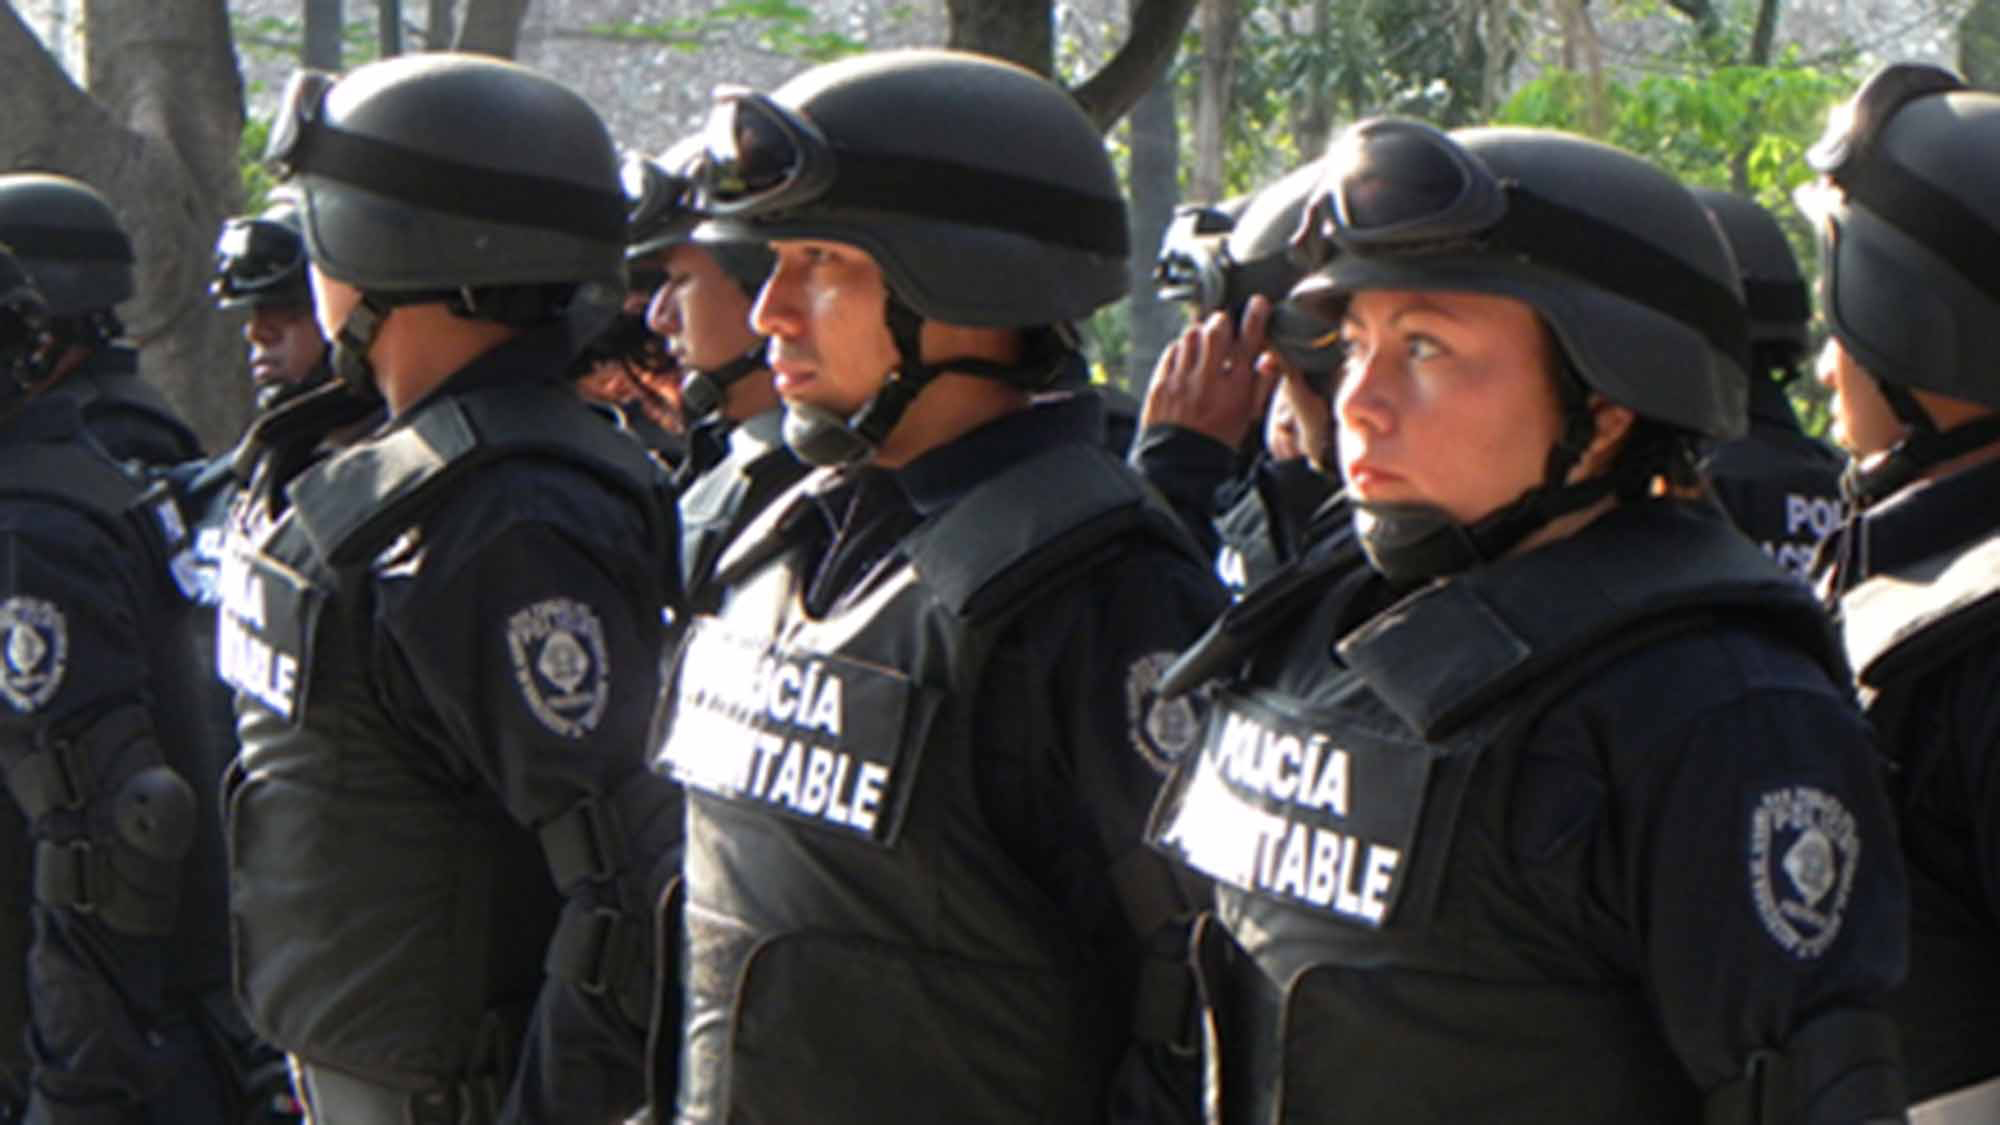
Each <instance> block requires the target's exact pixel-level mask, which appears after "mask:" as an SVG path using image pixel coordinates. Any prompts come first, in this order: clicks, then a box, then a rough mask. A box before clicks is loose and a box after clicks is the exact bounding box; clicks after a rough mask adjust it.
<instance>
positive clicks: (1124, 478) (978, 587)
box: [660, 444, 1196, 1125]
mask: <svg viewBox="0 0 2000 1125" xmlns="http://www.w3.org/2000/svg"><path fill="white" fill-rule="evenodd" d="M826 479H827V478H826V476H825V475H824V474H821V475H818V476H813V477H808V478H806V480H805V481H804V482H802V483H801V484H800V485H799V486H798V487H797V488H795V489H794V490H793V491H792V492H790V493H789V494H787V495H786V496H785V497H781V498H780V499H779V500H778V501H777V502H775V503H774V504H773V505H772V506H771V507H770V508H769V509H767V510H766V511H765V512H764V513H763V515H762V516H760V517H759V518H758V520H757V521H755V522H753V523H752V524H751V526H750V527H749V528H748V529H747V530H746V531H745V532H744V534H743V536H742V537H741V538H740V539H739V540H738V541H737V542H736V543H735V544H734V545H733V546H732V547H731V549H730V550H729V552H728V553H727V554H725V556H724V558H723V563H722V572H721V581H722V582H723V583H724V584H726V585H727V587H728V589H729V594H728V598H727V601H726V604H725V606H724V608H723V612H722V614H721V616H720V617H705V618H701V619H698V620H697V622H696V624H695V627H694V629H693V631H692V633H691V635H690V637H689V640H688V643H687V644H686V645H685V646H684V647H683V649H682V652H681V658H680V661H679V667H678V671H677V674H676V678H675V681H674V683H675V690H676V693H677V697H676V699H675V700H674V710H673V711H672V716H673V718H672V724H671V726H670V728H669V730H668V734H667V738H666V742H665V744H664V747H663V749H662V761H661V763H660V764H661V765H662V767H663V768H666V769H669V770H671V771H672V772H673V773H674V774H675V775H676V776H677V777H679V778H680V779H681V780H682V781H683V782H684V783H685V784H686V785H687V786H688V809H689V823H688V854H687V862H686V867H685V886H686V893H687V905H686V923H685V935H686V952H685V956H686V958H687V966H688V968H687V970H686V973H685V974H684V988H685V990H686V994H687V997H686V1004H687V1018H686V1019H685V1020H684V1021H683V1023H682V1028H683V1032H684V1040H683V1043H682V1049H681V1060H682V1062H681V1067H680V1074H679V1083H678V1084H679V1108H678V1114H677V1120H679V1121H681V1122H683V1123H684V1125H695V1123H714V1125H721V1123H723V1122H733V1121H813V1122H817V1123H820V1125H862V1123H870V1125H872V1123H876V1122H881V1121H887V1120H896V1121H951V1122H962V1123H1000V1122H1012V1123H1021V1125H1026V1123H1029V1122H1035V1123H1041V1125H1047V1123H1083V1122H1096V1121H1099V1120H1101V1113H1102V1106H1101V1099H1102V1097H1103V1093H1104V1087H1105V1084H1106V1082H1107V1080H1108V1077H1109V1074H1108V1063H1107V1061H1106V1060H1105V1058H1104V1055H1105V1042H1106V1038H1107V1036H1106V1029H1105V1028H1104V1027H1103V1026H1101V1024H1102V1022H1103V1021H1104V1020H1106V1019H1107V1017H1108V1019H1109V1020H1110V1022H1111V1024H1112V1025H1114V1026H1113V1028H1112V1031H1113V1033H1114V1034H1115V1035H1116V1036H1117V1041H1121V1042H1122V1040H1123V1037H1124V1036H1125V1035H1126V1034H1127V1029H1128V1028H1129V1026H1130V1019H1131V1013H1130V1012H1106V1011H1104V1009H1105V1008H1106V1007H1107V1005H1106V1004H1105V1003H1104V1001H1103V998H1102V997H1101V996H1100V995H1099V987H1100V986H1099V985H1098V984H1097V983H1096V981H1095V979H1094V978H1093V977H1092V976H1091V975H1090V974H1089V973H1088V972H1087V971H1086V970H1087V966H1086V965H1084V964H1083V963H1082V959H1081V957H1080V955H1079V950H1078V945H1077V941H1076V939H1075V937H1074V934H1073V930H1072V928H1071V926H1070V925H1069V924H1068V923H1067V922H1065V920H1064V919H1062V918H1061V917H1059V916H1058V913H1057V910H1056V907H1055V905H1054V904H1053V903H1052V902H1050V901H1049V899H1048V898H1047V896H1046V895H1045V894H1044V893H1043V892H1042V891H1041V890H1040V889H1039V888H1038V887H1036V886H1035V885H1034V884H1033V883H1032V882H1031V881H1030V880H1029V879H1028V878H1027V877H1026V876H1025V875H1024V874H1023V873H1022V871H1021V869H1020V867H1019V865H1018V864H1017V862H1016V861H1015V860H1013V859H1012V858H1010V856H1009V855H1008V854H1007V852H1006V851H1005V850H1004V849H1003V848H1002V847H1001V845H1000V842H999V841H998V840H997V839H996V838H995V837H994V834H993V832H992V830H991V829H990V828H989V827H988V824H987V821H986V818H985V816H984V813H983V811H982V808H983V806H982V804H981V801H980V796H979V793H978V792H977V789H976V785H977V774H976V771H975V768H974V764H973V761H972V754H973V750H974V746H975V744H976V737H975V731H974V730H973V729H972V723H973V715H972V708H973V705H974V702H975V701H976V700H977V699H978V698H979V697H980V694H981V692H980V688H981V684H982V681H983V676H984V672H985V669H986V666H987V661H988V658H989V656H990V654H991V652H992V649H993V646H994V644H995V643H996V641H997V639H998V638H999V637H1000V635H1001V634H1002V632H1003V630H1004V629H1005V628H1006V626H1007V625H1008V624H1009V623H1010V622H1011V621H1014V620H1016V619H1017V618H1018V615H1019V614H1020V613H1021V611H1022V610H1024V609H1025V608H1027V607H1028V606H1030V605H1032V604H1034V602H1035V600H1036V599H1037V598H1038V597H1041V596H1044V595H1046V594H1047V593H1048V592H1049V591H1051V590H1057V589H1061V588H1062V586H1063V585H1064V583H1065V582H1066V581H1067V580H1070V579H1073V578H1074V577H1075V576H1076V575H1078V574H1080V573H1082V572H1083V571H1084V569H1086V568H1088V567H1089V566H1091V565H1092V564H1093V563H1094V562H1098V561H1101V560H1102V559H1104V558H1105V557H1107V556H1109V555H1112V554H1115V553H1117V552H1119V551H1120V550H1122V549H1123V548H1122V547H1121V543H1124V544H1129V543H1130V542H1131V541H1132V540H1133V539H1134V537H1139V536H1150V537H1155V538H1157V539H1160V540H1162V541H1165V542H1170V543H1175V544H1179V545H1180V547H1181V549H1183V550H1185V551H1186V552H1187V554H1188V556H1189V557H1190V558H1191V559H1192V558H1195V557H1196V552H1195V550H1194V548H1193V546H1192V544H1190V543H1187V542H1186V540H1185V536H1184V533H1183V532H1181V530H1180V528H1179V526H1178V525H1177V524H1176V523H1175V522H1174V518H1173V516H1172V514H1171V513H1170V512H1168V511H1166V510H1165V509H1164V508H1163V507H1160V506H1158V505H1156V504H1155V503H1154V502H1153V501H1152V500H1151V499H1150V495H1151V494H1150V493H1148V492H1146V491H1145V490H1144V488H1143V486H1142V485H1141V484H1140V483H1139V482H1138V481H1136V480H1135V479H1132V478H1131V477H1130V476H1129V475H1128V474H1126V473H1125V472H1123V471H1122V470H1121V468H1120V466H1119V465H1118V463H1117V461H1116V460H1115V459H1114V458H1112V457H1111V455H1109V454H1107V453H1104V452H1102V451H1101V450H1099V449H1097V448H1096V447H1095V446H1091V445H1083V444H1072V445H1060V446H1056V447H1053V448H1050V449H1047V450H1045V451H1043V452H1041V453H1038V454H1036V455H1034V456H1031V457H1029V458H1028V459H1027V460H1025V461H1023V462H1021V463H1018V464H1016V465H1014V466H1012V467H1010V468H1008V469H1005V470H1003V471H1001V473H1000V474H999V475H998V476H996V477H995V478H993V479H991V480H989V481H986V482H984V483H983V484H981V485H979V486H977V487H976V488H974V490H973V491H972V492H970V493H969V494H967V495H966V496H965V497H964V498H962V499H961V500H960V501H959V502H958V503H956V504H955V505H953V506H952V507H951V508H949V509H947V510H945V511H944V512H942V513H940V514H937V515H935V516H933V517H931V518H929V519H927V520H926V521H925V522H924V523H923V524H921V525H919V527H918V528H916V529H915V530H914V531H912V532H911V533H910V534H909V535H908V536H907V537H905V539H904V540H903V541H902V543H901V552H902V553H901V558H900V559H899V561H898V562H896V563H895V564H893V565H892V567H891V568H890V569H889V570H888V572H887V573H886V574H885V575H882V576H880V577H879V579H878V580H877V581H875V582H873V583H872V584H871V585H870V586H868V587H866V588H864V589H863V590H861V591H858V592H856V593H855V594H853V595H852V596H851V597H849V598H848V599H846V600H844V601H843V602H842V603H841V604H840V605H839V606H838V607H836V608H835V609H834V610H832V611H831V612H829V614H828V615H827V616H825V617H824V618H820V619H817V620H815V619H813V618H811V617H810V616H808V615H807V614H806V613H805V611H804V610H803V608H802V607H803V604H804V592H805V589H806V584H807V583H808V582H809V581H810V579H811V573H810V567H809V565H808V563H807V561H806V559H805V558H804V556H805V554H806V552H805V551H804V549H802V548H797V547H794V546H793V545H792V543H791V542H790V540H789V538H788V535H787V531H788V529H789V528H790V527H791V526H792V525H793V522H794V517H795V516H798V515H801V514H808V512H807V509H808V508H809V506H810V505H812V504H813V503H814V499H813V497H812V495H811V493H812V492H813V490H814V489H815V487H816V486H818V485H820V484H823V483H824V482H825V480H826ZM1093 998H1095V999H1093Z"/></svg>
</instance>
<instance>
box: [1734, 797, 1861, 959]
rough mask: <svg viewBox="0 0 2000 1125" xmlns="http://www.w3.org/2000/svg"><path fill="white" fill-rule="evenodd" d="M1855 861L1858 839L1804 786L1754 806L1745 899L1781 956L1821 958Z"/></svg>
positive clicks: (1849, 823) (1828, 800)
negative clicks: (1782, 951)
mask: <svg viewBox="0 0 2000 1125" xmlns="http://www.w3.org/2000/svg"><path fill="white" fill-rule="evenodd" d="M1860 859H1861V835H1860V831H1859V830H1858V829H1857V828H1856V827H1855V823H1854V816H1853V814H1851V813H1849V812H1848V811H1847V807H1846V806H1845V805H1842V804H1841V803H1840V799H1839V798H1837V797H1835V796H1833V795H1832V794H1830V793H1827V792H1826V791H1824V790H1821V789H1814V788H1812V787H1810V786H1803V785H1801V786H1794V787H1792V788H1790V789H1774V790H1772V791H1771V792H1769V793H1766V794H1764V795H1763V796H1762V797H1760V798H1758V800H1757V804H1756V807H1755V808H1754V809H1752V811H1751V813H1750V893H1751V898H1752V900H1753V902H1754V904H1755V905H1756V908H1757V916H1758V918H1759V919H1761V920H1762V921H1763V923H1764V928H1765V930H1767V931H1769V932H1770V935H1771V938H1772V940H1774V941H1776V942H1777V943H1778V945H1779V947H1780V948H1782V949H1783V950H1784V951H1785V952H1787V953H1789V954H1791V955H1792V956H1794V957H1797V958H1798V959H1800V960H1801V961H1809V960H1811V959H1813V958H1815V957H1818V956H1819V955H1820V954H1822V953H1825V952H1826V951H1827V948H1828V947H1829V946H1831V945H1832V944H1833V941H1834V939H1835V938H1836V937H1838V936H1840V923H1841V919H1842V918H1843V917H1844V916H1845V914H1846V911H1847V899H1848V896H1849V895H1850V894H1851V893H1852V892H1853V890H1854V872H1855V869H1856V868H1857V867H1858V866H1859V863H1860Z"/></svg>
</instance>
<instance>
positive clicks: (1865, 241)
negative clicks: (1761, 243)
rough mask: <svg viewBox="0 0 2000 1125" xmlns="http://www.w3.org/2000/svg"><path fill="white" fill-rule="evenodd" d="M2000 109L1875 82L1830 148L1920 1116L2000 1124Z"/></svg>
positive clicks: (1826, 200)
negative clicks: (1904, 898)
mask: <svg viewBox="0 0 2000 1125" xmlns="http://www.w3.org/2000/svg"><path fill="white" fill-rule="evenodd" d="M1996 141H2000V95H1995V94H1991V93H1986V92H1975V91H1972V90H1969V89H1966V88H1965V86H1964V84H1963V83H1962V82H1961V81H1959V79H1958V77H1957V76H1956V75H1954V74H1951V73H1950V72H1948V71H1944V70H1940V69H1938V68H1935V67H1930V66H1916V65H1907V64H1899V65H1895V66H1891V67H1888V68H1886V69H1884V70H1882V71H1880V72H1878V73H1877V74H1876V75H1874V76H1873V77H1872V78H1870V79H1869V80H1868V82H1867V83H1865V84H1864V85H1863V86H1862V88H1861V89H1860V91H1859V92H1858V93H1856V94H1855V96H1854V97H1853V99H1852V100H1851V101H1850V102H1849V103H1848V105H1847V106H1845V107H1843V109H1842V110H1841V111H1839V112H1837V113H1836V114H1835V115H1834V118H1833V123H1832V125H1831V126H1830V127H1829V130H1828V133H1827V135H1826V137H1825V138H1824V139H1823V140H1822V141H1821V142H1820V144H1818V145H1817V146H1816V147H1814V148H1813V149H1811V150H1810V151H1809V153H1808V160H1809V161H1810V162H1811V164H1812V166H1813V168H1814V170H1815V171H1816V172H1818V173H1819V176H1818V179H1817V181H1816V182H1815V183H1813V184H1810V185H1808V187H1807V188H1806V189H1804V190H1802V191H1801V193H1800V199H1801V203H1802V204H1803V206H1804V209H1805V210H1806V212H1807V213H1808V215H1809V216H1810V217H1812V218H1813V220H1814V221H1815V224H1816V228H1817V231H1818V238H1819V244H1820V254H1821V263H1822V269H1821V276H1822V278H1823V282H1822V284H1823V286H1824V288H1823V289H1822V297H1823V301H1822V304H1823V305H1824V307H1825V309H1826V315H1827V323H1828V326H1829V327H1830V328H1831V330H1832V338H1831V339H1829V340H1828V341H1827V344H1826V347H1825V350H1824V351H1823V352H1822V354H1821V355H1820V361H1819V372H1818V374H1819V378H1820V381H1821V382H1822V383H1824V384H1826V385H1827V386H1828V387H1829V388H1831V389H1832V391H1833V395H1834V401H1833V415H1834V433H1835V435H1836V437H1837V438H1838V440H1839V441H1840V443H1841V444H1842V445H1843V446H1845V447H1846V448H1847V450H1848V452H1849V454H1850V455H1851V457H1852V458H1853V460H1852V461H1851V463H1850V464H1849V467H1848V471H1847V477H1846V479H1845V482H1844V483H1845V484H1846V486H1847V489H1848V492H1849V495H1850V497H1851V499H1852V501H1853V503H1854V508H1855V511H1854V515H1853V516H1852V517H1851V518H1850V519H1849V521H1848V522H1847V523H1846V524H1845V525H1844V526H1843V527H1842V528H1841V529H1840V530H1839V531H1837V532H1835V534H1834V537H1833V538H1832V539H1830V540H1829V541H1828V542H1827V544H1826V546H1825V547H1824V548H1823V550H1822V561H1823V562H1824V564H1825V566H1824V569H1823V571H1822V573H1821V574H1820V578H1821V580H1822V581H1823V582H1824V583H1825V585H1824V588H1823V589H1824V592H1825V594H1826V595H1827V597H1828V598H1829V599H1830V602H1831V604H1832V605H1833V606H1834V608H1835V610H1836V612H1837V614H1838V617H1839V620H1840V625H1841V630H1842V632H1843V634H1844V636H1845V638H1846V641H1847V655H1848V659H1849V661H1850V663H1851V664H1852V667H1853V668H1854V671H1855V673H1856V675H1857V676H1858V678H1859V684H1860V691H1861V697H1862V700H1863V701H1864V702H1865V703H1866V705H1867V708H1868V716H1869V718H1870V719H1871V720H1872V721H1873V723H1874V726H1875V731H1876V737H1877V739H1878V741H1879V743H1880V745H1881V748H1882V750H1883V752H1884V753H1886V754H1887V755H1888V756H1889V758H1890V760H1891V761H1892V763H1893V765H1894V771H1893V773H1892V780H1891V793H1892V796H1893V798H1894V801H1895V804H1896V808H1897V811H1898V813H1899V815H1900V818H1901V822H1902V843H1903V854H1904V858H1905V860H1906V862H1907V864H1908V870H1909V879H1910V894H1911V902H1912V914H1913V918H1912V925H1911V946H1910V976H1909V981H1908V982H1907V984H1906V985H1905V986H1904V987H1903V989H1902V991H1901V992H1900V993H1899V994H1898V997H1897V1002H1896V1014H1897V1017H1898V1022H1899V1024H1900V1026H1901V1029H1902V1035H1903V1044H1904V1057H1905V1058H1906V1060H1907V1061H1908V1065H1909V1071H1910V1093H1911V1096H1912V1100H1913V1101H1915V1102H1918V1103H1921V1104H1920V1105H1919V1108H1918V1109H1917V1110H1916V1112H1914V1113H1913V1114H1912V1118H1913V1119H1914V1120H1917V1121H1921V1122H1926V1123H1927V1125H1944V1123H1956V1122H1966V1121H1992V1120H1995V1119H1996V1117H2000V966H1996V963H1995V958H1994V954H1995V951H1996V950H2000V838H1996V836H1995V829H1996V826H2000V822H1996V820H1995V816H1994V810H1995V807H1996V800H2000V797H1996V794H2000V789H1996V782H2000V759H1996V748H2000V736H1996V732H2000V704H1996V700H2000V650H1996V648H1995V646H1994V644H1993V640H1994V638H1995V636H1996V635H2000V617H1996V616H1995V615H1994V607H1995V605H2000V602H1996V600H1995V598H1994V597H1993V594H1994V592H1995V591H1996V590H2000V569H1996V566H1995V564H1994V561H1993V560H1994V559H1995V558H1996V557H2000V510H1997V509H1996V508H1995V505H1994V503H1993V497H1994V489H1995V487H1996V486H1997V485H2000V414H1996V413H1995V411H1996V409H2000V372H1996V370H1995V367H1994V361H1995V359H1996V357H2000V319H1996V313H2000V286H1996V274H1995V268H1996V267H1995V262H1994V259H1992V258H1991V257H1989V256H1988V253H1987V250H1986V248H1987V247H1989V246H1991V245H1993V244H1995V243H1996V241H2000V207H1996V205H1995V201H1994V199H1993V193H1992V185H1993V184H1994V183H1995V182H1996V176H2000V159H1996V157H1995V152H1994V145H1995V142H1996Z"/></svg>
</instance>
